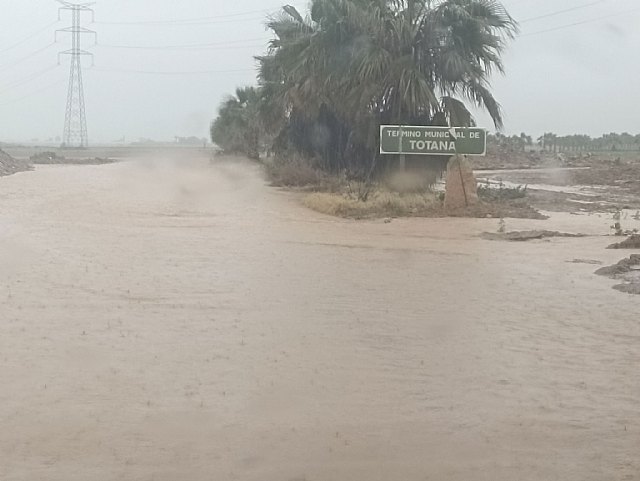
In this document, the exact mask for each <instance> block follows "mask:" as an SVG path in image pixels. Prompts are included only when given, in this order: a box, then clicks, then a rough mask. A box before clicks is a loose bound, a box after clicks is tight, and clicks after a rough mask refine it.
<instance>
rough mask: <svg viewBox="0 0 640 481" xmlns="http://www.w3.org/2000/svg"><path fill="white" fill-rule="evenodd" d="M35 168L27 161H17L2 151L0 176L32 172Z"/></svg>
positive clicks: (0, 152)
mask: <svg viewBox="0 0 640 481" xmlns="http://www.w3.org/2000/svg"><path fill="white" fill-rule="evenodd" d="M32 169H33V166H32V165H31V163H30V162H28V161H25V160H17V159H14V158H13V157H11V156H10V155H9V154H7V153H6V152H5V151H3V150H0V176H3V175H11V174H15V173H17V172H24V171H28V170H32Z"/></svg>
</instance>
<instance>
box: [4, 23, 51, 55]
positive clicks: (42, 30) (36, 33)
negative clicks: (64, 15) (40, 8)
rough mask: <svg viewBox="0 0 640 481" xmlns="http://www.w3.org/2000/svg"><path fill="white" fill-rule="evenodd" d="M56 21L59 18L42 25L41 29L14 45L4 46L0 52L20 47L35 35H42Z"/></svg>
mask: <svg viewBox="0 0 640 481" xmlns="http://www.w3.org/2000/svg"><path fill="white" fill-rule="evenodd" d="M56 23H58V20H56V21H55V22H51V23H49V24H47V25H45V26H44V27H42V28H41V29H39V30H37V31H35V32H33V33H32V34H31V35H29V36H27V37H25V38H23V39H22V40H20V41H18V42H16V43H14V44H13V45H9V46H8V47H5V48H3V49H2V50H0V53H4V52H8V51H9V50H11V49H13V48H16V47H19V46H20V45H22V44H24V43H26V42H28V41H29V40H31V39H32V38H34V37H37V36H38V35H40V34H41V33H42V32H44V31H45V30H48V29H49V28H50V27H53V26H54V25H55V24H56Z"/></svg>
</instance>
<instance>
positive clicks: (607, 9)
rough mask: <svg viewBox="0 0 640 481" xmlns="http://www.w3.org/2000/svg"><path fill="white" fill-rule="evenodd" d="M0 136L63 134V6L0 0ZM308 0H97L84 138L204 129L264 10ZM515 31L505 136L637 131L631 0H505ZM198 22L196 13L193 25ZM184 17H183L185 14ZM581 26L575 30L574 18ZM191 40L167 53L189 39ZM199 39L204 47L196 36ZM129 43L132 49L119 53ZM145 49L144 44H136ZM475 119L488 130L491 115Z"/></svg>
mask: <svg viewBox="0 0 640 481" xmlns="http://www.w3.org/2000/svg"><path fill="white" fill-rule="evenodd" d="M0 1H1V6H2V9H1V15H0V141H26V140H30V139H39V140H40V141H42V140H46V139H51V138H55V137H56V136H60V135H62V129H63V122H64V111H65V104H66V95H67V94H66V87H67V86H66V81H67V78H68V75H69V72H68V70H69V58H68V57H63V58H62V59H61V65H58V64H57V63H58V58H57V52H58V51H61V50H65V49H67V48H69V45H70V38H69V35H68V34H60V35H58V42H57V43H53V40H54V31H55V30H56V29H59V28H64V27H66V26H68V25H69V24H70V22H71V18H70V12H63V13H62V15H61V20H60V21H57V19H58V4H57V3H56V2H55V1H54V0H0ZM284 3H290V4H293V5H295V6H297V7H299V8H301V9H304V7H305V6H306V5H307V3H308V2H307V1H306V0H294V1H289V2H285V1H282V0H233V1H220V0H181V1H180V2H178V1H175V0H97V1H96V4H95V6H94V9H95V16H96V18H95V20H96V21H95V23H91V17H90V15H86V16H84V20H85V21H84V26H85V27H87V28H90V29H93V30H95V31H97V32H98V45H97V46H93V39H92V37H91V36H89V35H87V36H86V38H85V44H84V46H85V47H86V48H87V49H88V50H90V51H92V52H93V53H94V54H95V66H94V67H93V68H91V61H90V60H88V59H85V63H84V85H85V97H86V110H87V123H88V130H89V139H90V142H93V143H96V142H110V141H113V140H116V139H120V138H122V137H123V136H126V139H127V141H129V140H137V139H138V138H143V137H144V138H152V139H157V140H170V139H172V138H173V136H175V135H179V136H190V135H195V136H198V137H206V136H207V132H208V125H209V122H210V120H211V118H212V117H213V116H215V112H216V109H217V105H218V103H219V102H220V101H221V99H223V98H224V96H225V95H227V94H228V93H231V92H233V90H234V89H235V87H236V86H238V85H251V84H254V83H255V62H254V60H253V55H257V54H260V53H262V52H263V51H264V49H265V45H266V41H267V40H268V38H269V33H268V32H267V31H266V30H265V27H264V21H265V16H266V13H267V12H269V11H271V12H272V11H275V10H276V9H277V8H278V7H279V6H281V5H282V4H284ZM503 3H504V4H505V6H506V7H507V8H508V9H509V12H510V13H511V14H512V15H513V16H514V17H515V18H516V19H517V20H518V21H520V22H521V35H520V37H519V38H517V39H516V40H515V41H514V42H513V43H512V44H511V46H510V48H509V51H508V52H507V54H506V56H505V63H506V68H507V73H506V76H504V77H502V76H496V77H495V78H494V81H493V88H494V91H495V94H496V96H497V98H498V100H499V101H500V102H501V103H502V105H503V107H504V111H505V129H504V131H505V133H509V134H511V133H519V132H521V131H525V132H528V133H530V134H533V135H536V136H537V135H539V134H541V133H542V132H543V131H553V132H556V133H559V134H570V133H587V134H590V135H600V134H602V133H604V132H612V131H619V132H622V131H629V132H632V133H637V132H640V114H639V113H638V109H637V106H638V105H640V89H638V88H637V84H638V79H639V77H640V56H638V52H639V51H640V29H638V28H637V27H638V25H640V2H638V0H601V1H596V0H564V1H561V0H505V1H504V2H503ZM191 19H194V20H191ZM183 20H187V21H183ZM576 24H577V25H576ZM193 44H196V45H199V46H200V47H199V48H182V49H180V48H175V47H176V46H184V45H193ZM203 44H204V45H203ZM125 47H126V48H125ZM130 47H151V48H130ZM478 120H479V124H480V126H482V127H486V128H490V129H491V128H492V125H491V123H490V121H489V120H488V118H487V116H486V115H483V114H479V115H478Z"/></svg>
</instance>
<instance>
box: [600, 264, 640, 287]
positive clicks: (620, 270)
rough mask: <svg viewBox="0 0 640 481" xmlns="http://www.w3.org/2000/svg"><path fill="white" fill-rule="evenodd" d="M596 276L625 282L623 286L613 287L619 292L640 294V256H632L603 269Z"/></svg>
mask: <svg viewBox="0 0 640 481" xmlns="http://www.w3.org/2000/svg"><path fill="white" fill-rule="evenodd" d="M596 274H597V275H599V276H607V277H610V278H611V279H615V280H619V281H623V283H622V284H617V285H615V286H613V288H614V289H616V290H618V291H621V292H626V293H627V294H640V254H632V255H631V256H630V257H629V258H627V259H622V260H621V261H620V262H618V263H617V264H614V265H612V266H609V267H602V268H600V269H598V270H597V271H596Z"/></svg>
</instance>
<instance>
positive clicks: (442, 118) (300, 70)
mask: <svg viewBox="0 0 640 481" xmlns="http://www.w3.org/2000/svg"><path fill="white" fill-rule="evenodd" d="M268 27H269V28H270V29H271V30H272V31H273V33H274V34H275V39H274V40H273V41H272V42H271V45H270V51H269V53H268V54H267V55H266V56H263V57H259V58H258V60H259V61H260V75H259V79H260V83H261V86H262V87H263V90H264V94H265V101H266V102H265V107H264V109H263V111H262V115H263V118H264V119H266V120H267V122H268V123H269V125H271V126H274V127H275V128H278V129H279V131H280V133H282V132H283V131H286V133H287V136H288V137H289V138H291V137H294V140H293V141H292V142H290V143H293V144H294V146H295V147H296V148H298V149H300V148H302V150H306V151H308V152H309V153H313V154H315V155H318V156H320V157H323V158H324V161H325V163H327V164H329V165H331V166H336V165H338V166H344V165H346V164H347V163H348V162H350V161H351V162H352V163H353V162H355V163H356V164H360V165H364V166H366V167H372V166H373V165H375V160H376V158H377V157H378V156H377V155H376V152H377V144H378V140H379V139H378V130H379V129H378V127H379V125H380V124H383V123H394V124H420V125H455V126H468V125H472V124H473V122H474V121H473V118H472V115H471V113H470V111H469V109H468V107H467V105H469V104H474V105H476V106H479V107H481V108H484V109H486V110H487V111H488V112H489V114H490V115H491V117H492V119H493V121H494V124H495V126H496V127H497V128H500V127H501V126H502V113H501V109H500V105H499V104H498V102H497V101H496V100H495V98H494V97H493V95H492V94H491V91H490V86H489V79H490V76H491V74H492V73H494V72H496V71H497V72H502V71H503V64H502V61H501V53H502V52H503V49H504V47H505V43H506V41H507V40H508V39H510V38H513V36H514V34H515V32H516V29H517V26H516V23H515V21H514V20H513V19H512V18H511V17H510V16H509V14H508V13H507V12H506V10H505V9H504V7H503V6H502V5H501V3H500V2H498V1H496V0H312V2H311V11H310V16H309V17H308V18H303V16H302V15H301V14H300V12H298V11H297V10H296V9H295V8H294V7H291V6H287V7H284V8H283V10H282V12H281V13H280V14H279V15H276V16H275V17H274V18H272V19H271V20H270V21H269V23H268ZM318 132H319V133H318ZM314 135H315V136H316V137H317V139H313V136H314ZM296 136H297V137H296ZM314 140H317V141H318V142H316V143H317V144H318V145H313V144H314V142H313V141H314Z"/></svg>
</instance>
